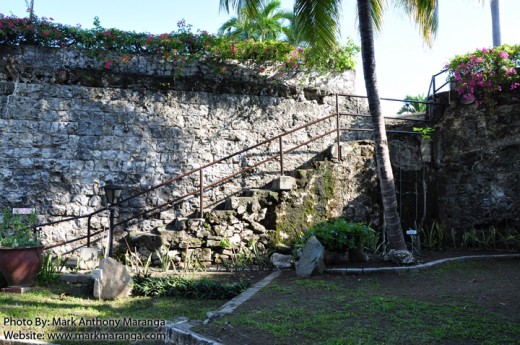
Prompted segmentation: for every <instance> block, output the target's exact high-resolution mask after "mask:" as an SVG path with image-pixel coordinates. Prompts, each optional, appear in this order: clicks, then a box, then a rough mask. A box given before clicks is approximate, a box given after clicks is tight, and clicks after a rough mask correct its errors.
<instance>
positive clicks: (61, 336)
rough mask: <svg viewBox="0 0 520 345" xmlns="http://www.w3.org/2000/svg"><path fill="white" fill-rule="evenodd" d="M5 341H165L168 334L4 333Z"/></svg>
mask: <svg viewBox="0 0 520 345" xmlns="http://www.w3.org/2000/svg"><path fill="white" fill-rule="evenodd" d="M3 336H4V339H6V340H39V341H43V340H48V341H53V340H76V341H80V340H84V341H107V340H113V341H121V340H127V341H137V340H165V339H166V334H164V333H161V332H157V333H155V332H150V333H144V332H135V333H134V332H99V331H91V332H77V333H61V332H59V333H52V332H49V333H47V334H44V333H42V332H35V331H4V332H3ZM45 338H47V339H45Z"/></svg>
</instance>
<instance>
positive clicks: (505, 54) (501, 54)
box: [498, 52, 509, 59]
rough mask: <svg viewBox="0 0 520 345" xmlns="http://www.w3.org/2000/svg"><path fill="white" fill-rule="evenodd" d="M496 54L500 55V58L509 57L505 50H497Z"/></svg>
mask: <svg viewBox="0 0 520 345" xmlns="http://www.w3.org/2000/svg"><path fill="white" fill-rule="evenodd" d="M498 56H500V57H501V58H502V59H507V58H509V54H508V53H507V52H498Z"/></svg>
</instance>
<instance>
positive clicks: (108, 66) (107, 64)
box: [105, 60, 112, 69]
mask: <svg viewBox="0 0 520 345" xmlns="http://www.w3.org/2000/svg"><path fill="white" fill-rule="evenodd" d="M110 66H112V61H110V60H108V61H107V62H105V68H106V69H108V68H110Z"/></svg>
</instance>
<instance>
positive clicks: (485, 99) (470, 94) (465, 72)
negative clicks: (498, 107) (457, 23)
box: [446, 45, 520, 108]
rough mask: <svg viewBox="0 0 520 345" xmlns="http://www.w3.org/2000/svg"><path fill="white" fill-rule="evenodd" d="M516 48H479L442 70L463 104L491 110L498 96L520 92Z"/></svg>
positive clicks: (519, 50) (519, 55) (518, 50)
mask: <svg viewBox="0 0 520 345" xmlns="http://www.w3.org/2000/svg"><path fill="white" fill-rule="evenodd" d="M519 67H520V45H514V46H509V45H502V46H500V47H495V48H490V49H488V48H482V49H477V50H476V51H474V52H471V53H468V54H464V55H459V56H456V57H454V58H453V59H452V60H451V61H450V63H449V64H448V65H447V66H446V68H448V69H449V73H450V76H449V80H450V81H451V82H452V87H453V88H454V90H455V91H456V92H458V93H459V95H460V96H461V97H462V99H463V100H464V101H465V102H466V103H472V102H475V104H476V105H477V106H487V107H490V108H492V107H493V105H494V103H495V101H496V98H497V96H498V95H499V94H500V93H503V92H508V91H514V90H516V89H520V74H519Z"/></svg>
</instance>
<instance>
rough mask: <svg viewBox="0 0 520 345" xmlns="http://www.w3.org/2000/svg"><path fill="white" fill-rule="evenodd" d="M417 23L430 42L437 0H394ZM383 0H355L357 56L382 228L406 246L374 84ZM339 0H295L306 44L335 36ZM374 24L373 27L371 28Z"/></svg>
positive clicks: (248, 2)
mask: <svg viewBox="0 0 520 345" xmlns="http://www.w3.org/2000/svg"><path fill="white" fill-rule="evenodd" d="M258 2H259V0H220V5H221V8H225V9H227V10H229V4H230V3H231V5H232V7H233V8H235V9H240V8H248V11H255V6H256V5H257V4H258ZM394 3H395V4H396V6H398V7H400V8H402V9H403V10H405V12H407V13H408V14H409V15H410V16H411V18H412V19H413V20H414V21H415V22H416V23H417V24H418V25H419V27H420V29H421V32H422V35H423V37H424V39H425V41H426V42H427V43H428V44H431V42H432V39H433V36H434V34H435V32H436V29H437V11H436V8H437V0H394ZM385 4H386V0H357V10H358V21H359V32H360V36H361V57H362V61H363V71H364V78H365V87H366V90H367V97H368V105H369V109H370V114H371V119H372V124H373V127H374V136H375V146H376V161H377V166H378V173H379V181H380V187H381V194H382V200H383V208H384V218H385V228H386V229H385V230H386V234H387V238H388V241H389V245H390V249H396V250H406V249H407V248H406V244H405V242H404V236H403V231H402V228H401V220H400V218H399V213H398V207H397V198H396V194H395V184H394V177H393V173H392V167H391V164H390V155H389V150H388V140H387V137H386V129H385V123H384V118H383V116H382V113H381V102H380V100H379V92H378V87H377V78H376V68H375V63H376V61H375V54H374V31H375V30H380V29H381V24H382V15H383V12H384V9H385ZM340 5H341V0H321V1H316V0H295V5H294V9H295V11H294V12H295V15H296V17H297V26H298V29H299V30H300V31H301V34H302V36H303V37H304V38H305V40H306V41H307V42H309V44H311V45H314V46H320V47H323V49H330V47H332V46H334V45H335V44H336V38H337V36H338V28H339V18H340V9H341V6H340ZM374 28H375V29H374Z"/></svg>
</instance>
